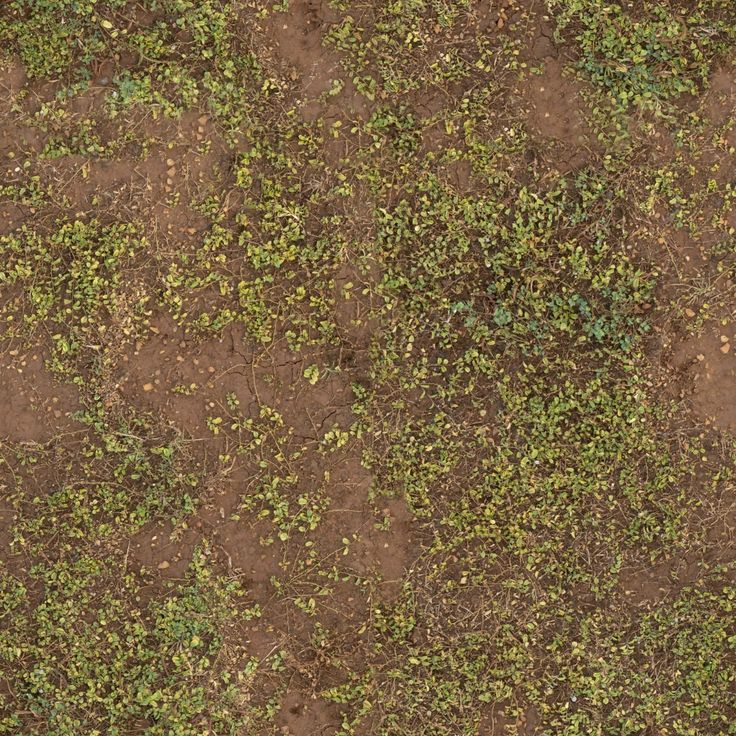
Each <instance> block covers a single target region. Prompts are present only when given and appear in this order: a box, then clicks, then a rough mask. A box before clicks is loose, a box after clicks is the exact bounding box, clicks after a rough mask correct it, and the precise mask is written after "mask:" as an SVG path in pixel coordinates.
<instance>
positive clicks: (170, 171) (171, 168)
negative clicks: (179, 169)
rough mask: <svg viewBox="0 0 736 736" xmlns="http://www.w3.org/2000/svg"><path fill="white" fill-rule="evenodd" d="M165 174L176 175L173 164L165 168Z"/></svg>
mask: <svg viewBox="0 0 736 736" xmlns="http://www.w3.org/2000/svg"><path fill="white" fill-rule="evenodd" d="M166 176H176V168H174V167H173V166H172V167H170V168H169V169H167V171H166Z"/></svg>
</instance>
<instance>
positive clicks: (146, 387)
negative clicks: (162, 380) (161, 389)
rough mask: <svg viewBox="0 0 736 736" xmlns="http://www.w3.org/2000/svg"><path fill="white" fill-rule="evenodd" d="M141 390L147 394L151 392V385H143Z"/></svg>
mask: <svg viewBox="0 0 736 736" xmlns="http://www.w3.org/2000/svg"><path fill="white" fill-rule="evenodd" d="M143 390H144V391H145V392H146V393H148V392H149V391H153V384H152V383H144V384H143Z"/></svg>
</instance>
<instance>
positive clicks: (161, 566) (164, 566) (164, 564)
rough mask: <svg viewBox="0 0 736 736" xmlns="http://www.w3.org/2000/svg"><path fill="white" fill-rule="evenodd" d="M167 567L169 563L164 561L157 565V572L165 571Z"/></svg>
mask: <svg viewBox="0 0 736 736" xmlns="http://www.w3.org/2000/svg"><path fill="white" fill-rule="evenodd" d="M167 567H169V563H168V561H167V560H164V561H163V562H159V563H158V569H159V570H165V569H166V568H167Z"/></svg>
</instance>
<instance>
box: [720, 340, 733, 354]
mask: <svg viewBox="0 0 736 736" xmlns="http://www.w3.org/2000/svg"><path fill="white" fill-rule="evenodd" d="M730 350H731V343H730V342H727V343H725V344H724V345H721V352H722V353H723V354H724V355H725V354H726V353H728V352H730Z"/></svg>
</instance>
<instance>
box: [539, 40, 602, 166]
mask: <svg viewBox="0 0 736 736" xmlns="http://www.w3.org/2000/svg"><path fill="white" fill-rule="evenodd" d="M543 38H544V37H543ZM581 89H582V87H581V84H580V83H579V82H578V81H576V80H575V78H574V77H573V76H572V75H571V73H570V72H569V71H567V70H565V68H564V65H563V63H562V62H561V61H558V60H557V59H555V58H552V57H551V56H549V57H547V58H545V59H544V67H543V71H542V74H541V75H536V74H531V75H530V76H529V78H528V79H527V81H526V105H527V106H528V109H529V114H528V125H529V131H530V133H531V134H532V135H533V136H534V137H535V138H536V139H537V148H538V150H540V151H541V152H542V154H541V155H542V156H543V157H544V158H549V159H550V160H551V162H553V163H554V164H555V165H556V166H557V167H558V168H559V169H560V170H561V172H562V173H565V171H566V170H574V169H577V168H579V167H581V166H582V165H583V164H585V163H586V161H587V159H588V158H589V156H590V155H592V151H593V149H594V139H593V136H592V133H591V130H590V128H589V126H588V124H587V122H586V121H585V117H584V115H583V110H584V109H585V103H584V102H583V101H582V98H581V96H580V95H581Z"/></svg>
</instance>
